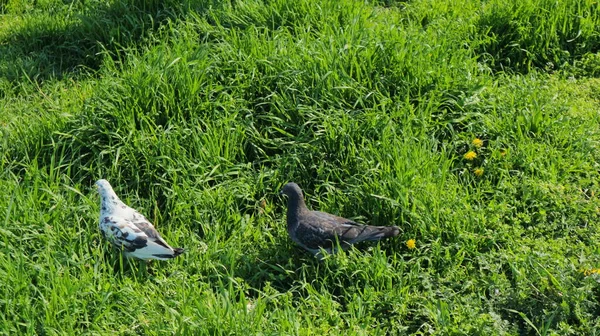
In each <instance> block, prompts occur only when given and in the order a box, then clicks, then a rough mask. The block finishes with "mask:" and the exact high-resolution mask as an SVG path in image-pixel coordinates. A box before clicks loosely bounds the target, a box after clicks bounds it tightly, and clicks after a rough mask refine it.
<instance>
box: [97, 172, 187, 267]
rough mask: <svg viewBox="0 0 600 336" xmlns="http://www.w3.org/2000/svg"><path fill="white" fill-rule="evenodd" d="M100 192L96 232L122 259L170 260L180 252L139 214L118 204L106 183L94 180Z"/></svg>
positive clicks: (108, 184)
mask: <svg viewBox="0 0 600 336" xmlns="http://www.w3.org/2000/svg"><path fill="white" fill-rule="evenodd" d="M96 187H97V188H98V192H99V193H100V207H101V209H100V232H101V233H102V236H103V237H104V238H105V239H106V240H108V241H109V242H111V243H112V244H113V245H114V246H116V247H117V248H119V249H123V250H124V253H125V256H127V257H134V258H138V259H142V260H149V259H158V260H167V259H172V258H175V257H177V256H178V255H180V254H181V253H183V251H184V250H183V249H182V248H172V247H171V246H169V244H167V242H165V241H164V239H162V238H161V236H160V235H159V234H158V231H156V229H155V228H154V226H153V225H152V223H150V221H148V219H146V217H144V216H143V215H142V214H140V213H139V212H137V211H136V210H135V209H132V208H130V207H128V206H127V205H125V203H123V202H121V200H120V199H119V197H118V196H117V194H115V192H114V190H113V188H112V187H111V185H110V183H108V181H107V180H98V181H97V182H96Z"/></svg>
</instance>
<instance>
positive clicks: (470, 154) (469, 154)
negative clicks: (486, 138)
mask: <svg viewBox="0 0 600 336" xmlns="http://www.w3.org/2000/svg"><path fill="white" fill-rule="evenodd" d="M464 157H465V160H469V161H471V160H473V159H474V158H476V157H477V153H475V152H473V151H468V152H466V153H465V156H464Z"/></svg>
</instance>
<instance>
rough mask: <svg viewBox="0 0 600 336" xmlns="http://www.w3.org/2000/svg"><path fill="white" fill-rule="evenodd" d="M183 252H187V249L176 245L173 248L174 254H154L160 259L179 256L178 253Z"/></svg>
mask: <svg viewBox="0 0 600 336" xmlns="http://www.w3.org/2000/svg"><path fill="white" fill-rule="evenodd" d="M183 252H185V249H182V248H180V247H176V248H174V249H173V254H153V256H155V257H156V258H159V259H173V258H175V257H177V256H178V255H180V254H182V253H183Z"/></svg>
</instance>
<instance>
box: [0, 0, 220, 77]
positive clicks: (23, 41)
mask: <svg viewBox="0 0 600 336" xmlns="http://www.w3.org/2000/svg"><path fill="white" fill-rule="evenodd" d="M210 3H211V1H194V2H192V1H189V2H188V1H183V2H182V1H174V0H169V1H158V0H152V1H144V0H123V1H112V2H110V3H106V4H101V5H97V6H90V7H87V8H83V9H82V10H81V11H79V13H78V14H75V15H74V18H69V14H64V15H51V16H50V15H37V16H30V17H26V18H24V19H23V21H24V24H23V25H21V27H19V28H18V29H15V30H14V31H13V32H11V33H10V34H7V35H6V36H4V38H2V39H0V78H2V77H4V78H6V79H8V80H9V81H19V80H22V79H23V76H24V75H25V76H27V77H28V78H29V79H31V80H36V81H43V80H45V79H49V78H59V79H60V78H63V77H65V76H67V75H72V74H75V75H77V74H81V73H90V72H93V71H95V70H98V69H99V68H100V66H101V64H102V59H103V57H104V55H103V54H105V53H108V54H110V55H111V56H112V57H115V55H118V53H119V51H120V50H122V49H124V48H135V47H137V46H140V45H142V44H144V43H147V42H148V41H147V40H148V37H149V36H150V35H151V34H152V33H153V32H157V31H158V30H159V29H160V27H161V26H163V25H164V24H166V23H168V22H169V21H171V20H176V19H178V18H180V17H182V16H184V15H185V13H187V12H188V11H189V10H190V8H192V6H193V7H194V9H195V10H196V11H204V10H205V9H207V8H209V5H210Z"/></svg>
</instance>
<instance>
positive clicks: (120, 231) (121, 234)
mask: <svg viewBox="0 0 600 336" xmlns="http://www.w3.org/2000/svg"><path fill="white" fill-rule="evenodd" d="M103 224H104V225H103V228H102V232H103V233H104V235H105V237H106V238H107V239H108V240H109V241H110V242H111V243H112V244H113V245H115V246H116V247H119V248H123V249H125V250H126V251H127V252H133V251H135V250H137V249H140V248H143V247H146V246H147V245H148V236H147V235H146V234H145V233H144V232H142V230H140V229H138V228H137V227H136V226H135V225H133V223H131V222H130V221H128V220H126V219H123V218H118V217H112V216H109V217H105V218H104V221H103Z"/></svg>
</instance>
